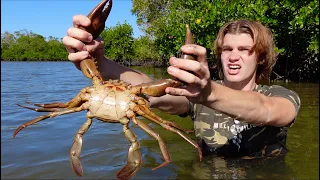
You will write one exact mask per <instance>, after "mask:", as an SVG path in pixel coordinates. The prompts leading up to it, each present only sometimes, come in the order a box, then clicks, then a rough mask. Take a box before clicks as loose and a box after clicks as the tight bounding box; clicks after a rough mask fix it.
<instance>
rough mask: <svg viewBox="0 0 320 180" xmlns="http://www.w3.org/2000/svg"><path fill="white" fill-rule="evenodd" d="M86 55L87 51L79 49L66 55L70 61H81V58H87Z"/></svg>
mask: <svg viewBox="0 0 320 180" xmlns="http://www.w3.org/2000/svg"><path fill="white" fill-rule="evenodd" d="M88 56H89V52H88V51H79V52H76V53H70V54H69V55H68V59H69V60H70V61H72V62H75V61H81V60H83V59H85V58H87V57H88Z"/></svg>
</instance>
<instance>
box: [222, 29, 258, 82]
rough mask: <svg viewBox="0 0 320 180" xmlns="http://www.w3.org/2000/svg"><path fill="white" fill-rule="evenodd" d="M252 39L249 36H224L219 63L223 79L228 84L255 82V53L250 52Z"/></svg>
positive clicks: (243, 34)
mask: <svg viewBox="0 0 320 180" xmlns="http://www.w3.org/2000/svg"><path fill="white" fill-rule="evenodd" d="M253 45H254V44H253V39H252V38H251V36H250V35H249V34H245V33H241V34H229V33H228V34H226V35H225V36H224V39H223V46H222V53H221V62H222V69H223V73H224V78H225V80H227V81H228V82H230V83H235V82H244V81H247V82H248V81H250V80H253V81H255V76H256V67H257V61H256V53H255V52H254V51H251V49H252V47H253Z"/></svg>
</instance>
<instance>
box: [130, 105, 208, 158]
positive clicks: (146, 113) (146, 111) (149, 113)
mask: <svg viewBox="0 0 320 180" xmlns="http://www.w3.org/2000/svg"><path fill="white" fill-rule="evenodd" d="M139 109H140V110H137V111H136V112H137V114H139V115H141V116H143V117H145V118H147V119H149V120H152V121H153V122H155V123H157V124H159V125H160V126H162V127H163V128H165V129H167V130H169V131H171V132H174V133H176V134H178V135H180V136H181V137H182V138H183V139H185V140H186V141H188V142H189V143H190V144H191V145H193V146H194V147H195V148H196V149H197V150H198V154H199V158H200V161H201V159H202V151H201V148H200V147H199V145H198V144H197V143H196V142H194V141H193V140H192V139H191V138H189V137H188V136H186V135H184V134H183V132H181V131H180V130H179V129H177V128H175V127H171V126H170V125H168V124H166V123H164V122H162V121H163V120H162V119H161V118H160V117H159V116H157V115H156V114H154V113H153V112H152V111H150V110H149V109H148V108H146V107H144V106H143V105H140V106H139Z"/></svg>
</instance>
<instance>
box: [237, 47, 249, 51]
mask: <svg viewBox="0 0 320 180" xmlns="http://www.w3.org/2000/svg"><path fill="white" fill-rule="evenodd" d="M249 50H250V49H249V48H239V51H249Z"/></svg>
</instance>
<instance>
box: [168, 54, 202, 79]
mask: <svg viewBox="0 0 320 180" xmlns="http://www.w3.org/2000/svg"><path fill="white" fill-rule="evenodd" d="M169 63H170V65H171V66H174V67H176V68H179V69H183V70H185V71H190V72H192V73H194V74H195V75H197V76H198V77H199V78H206V77H207V74H208V69H207V67H205V66H204V65H203V64H201V63H199V62H198V61H193V60H187V59H178V58H175V57H171V58H170V59H169Z"/></svg>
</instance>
